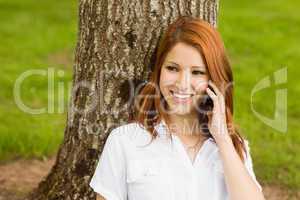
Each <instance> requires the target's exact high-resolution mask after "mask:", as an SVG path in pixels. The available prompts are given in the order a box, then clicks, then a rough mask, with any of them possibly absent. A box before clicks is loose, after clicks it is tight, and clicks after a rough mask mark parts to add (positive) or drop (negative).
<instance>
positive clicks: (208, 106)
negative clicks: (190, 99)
mask: <svg viewBox="0 0 300 200" xmlns="http://www.w3.org/2000/svg"><path fill="white" fill-rule="evenodd" d="M208 87H209V89H210V90H211V91H213V92H214V93H215V91H214V90H213V88H212V87H211V86H210V85H208ZM213 107H214V103H213V100H212V99H211V98H210V96H209V95H208V94H207V92H206V91H205V95H204V96H203V98H202V100H201V102H200V109H201V111H202V112H209V111H212V109H213Z"/></svg>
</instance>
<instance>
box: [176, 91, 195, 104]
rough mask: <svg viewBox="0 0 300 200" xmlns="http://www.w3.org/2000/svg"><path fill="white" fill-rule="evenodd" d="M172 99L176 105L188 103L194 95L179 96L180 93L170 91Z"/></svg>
mask: <svg viewBox="0 0 300 200" xmlns="http://www.w3.org/2000/svg"><path fill="white" fill-rule="evenodd" d="M170 92H171V94H172V96H173V99H174V101H175V102H177V103H188V102H190V101H191V100H192V98H191V97H192V96H194V94H181V93H176V92H173V91H170Z"/></svg>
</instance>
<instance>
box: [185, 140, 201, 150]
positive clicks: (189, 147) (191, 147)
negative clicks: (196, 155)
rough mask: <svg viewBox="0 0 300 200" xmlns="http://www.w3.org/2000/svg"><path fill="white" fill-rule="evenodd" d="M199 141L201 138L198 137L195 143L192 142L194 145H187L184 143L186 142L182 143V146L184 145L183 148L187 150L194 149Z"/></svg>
mask: <svg viewBox="0 0 300 200" xmlns="http://www.w3.org/2000/svg"><path fill="white" fill-rule="evenodd" d="M200 141H201V138H199V140H198V141H197V142H196V144H194V145H191V146H188V145H186V144H184V143H183V146H184V148H185V149H186V150H187V151H190V150H194V151H196V148H197V146H198V144H199V143H200Z"/></svg>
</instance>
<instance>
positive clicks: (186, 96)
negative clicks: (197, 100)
mask: <svg viewBox="0 0 300 200" xmlns="http://www.w3.org/2000/svg"><path fill="white" fill-rule="evenodd" d="M173 95H174V96H175V97H177V98H182V99H184V98H189V97H191V96H192V95H190V94H178V93H173Z"/></svg>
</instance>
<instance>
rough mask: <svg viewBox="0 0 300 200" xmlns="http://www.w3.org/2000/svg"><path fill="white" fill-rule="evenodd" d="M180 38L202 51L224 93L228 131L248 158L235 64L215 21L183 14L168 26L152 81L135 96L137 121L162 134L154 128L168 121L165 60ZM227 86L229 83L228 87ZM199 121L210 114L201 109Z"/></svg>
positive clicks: (206, 121) (154, 135)
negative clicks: (162, 86)
mask: <svg viewBox="0 0 300 200" xmlns="http://www.w3.org/2000/svg"><path fill="white" fill-rule="evenodd" d="M179 42H183V43H185V44H188V45H191V46H193V47H195V48H196V49H197V50H199V52H200V53H201V55H202V57H203V60H204V62H205V64H206V67H207V71H208V77H209V79H210V80H212V82H214V83H215V84H216V86H217V87H218V88H219V89H220V91H221V92H222V94H223V95H224V99H225V105H226V121H227V127H228V133H229V135H230V137H231V140H232V142H233V144H234V147H235V149H236V151H237V153H238V155H239V156H240V158H241V159H242V160H244V156H243V152H246V151H245V144H244V140H243V138H242V137H241V135H240V134H239V131H238V128H237V127H236V125H234V123H233V85H232V83H233V75H232V70H231V66H230V63H229V60H228V57H227V55H226V51H225V47H224V44H223V41H222V38H221V36H220V34H219V33H218V31H217V30H216V29H215V28H214V27H213V26H212V25H210V24H209V23H208V22H206V21H204V20H202V19H199V18H193V17H187V16H181V17H179V18H178V19H177V20H176V21H175V22H173V23H172V24H170V26H169V27H168V28H167V30H166V32H165V33H164V35H163V36H162V38H161V39H160V41H159V44H158V48H157V52H156V60H155V65H154V69H153V72H152V73H151V75H150V79H149V82H148V83H147V84H146V85H145V86H144V87H143V89H142V90H141V92H140V93H139V95H138V96H137V98H136V99H135V109H136V110H135V116H134V121H137V122H138V123H139V124H141V125H142V126H143V127H145V128H146V129H147V130H148V131H149V132H150V133H151V135H152V139H154V138H155V137H156V136H157V134H158V133H157V132H156V130H155V129H154V126H155V125H156V124H158V123H160V121H161V120H162V119H163V120H164V121H165V122H166V124H168V117H167V114H166V113H164V112H163V110H162V108H161V104H163V105H165V104H166V102H165V99H164V97H163V95H162V94H161V92H160V90H159V87H158V86H159V79H160V73H161V67H162V65H163V63H164V60H165V58H166V56H167V54H168V52H169V51H170V50H171V49H172V48H173V47H174V46H175V45H176V44H177V43H179ZM224 86H225V87H226V88H225V90H224ZM222 88H223V89H222ZM153 97H154V99H153ZM137 108H138V109H137ZM199 122H200V124H205V123H206V124H207V123H208V117H207V114H203V113H202V112H201V113H199ZM228 125H230V127H229V126H228ZM203 131H204V130H203Z"/></svg>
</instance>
